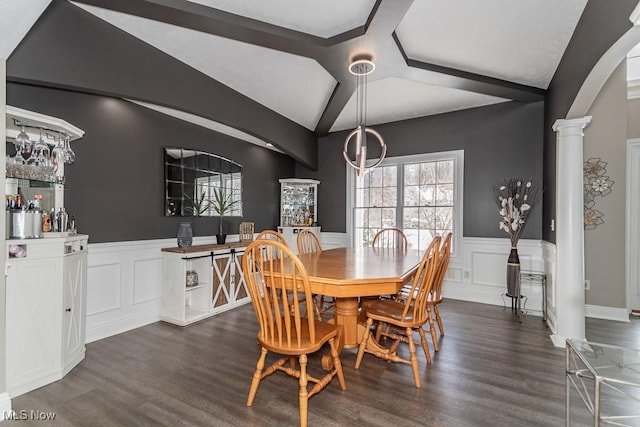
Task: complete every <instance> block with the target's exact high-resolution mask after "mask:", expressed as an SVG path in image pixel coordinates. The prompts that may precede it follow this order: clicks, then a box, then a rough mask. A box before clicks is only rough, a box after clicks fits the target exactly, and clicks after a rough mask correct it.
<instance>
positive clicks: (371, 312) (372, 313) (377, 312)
mask: <svg viewBox="0 0 640 427" xmlns="http://www.w3.org/2000/svg"><path fill="white" fill-rule="evenodd" d="M404 311H405V305H404V304H402V303H399V302H396V301H391V300H379V301H377V302H376V303H375V304H372V305H371V306H369V307H368V308H367V316H368V317H371V318H372V319H374V320H378V321H382V322H386V323H389V322H391V323H393V324H395V325H397V326H401V327H404V328H411V327H414V326H416V325H420V324H422V323H424V318H423V319H418V320H416V319H414V318H413V310H409V312H408V313H406V314H405V315H404V318H403V313H404Z"/></svg>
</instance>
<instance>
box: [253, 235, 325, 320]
mask: <svg viewBox="0 0 640 427" xmlns="http://www.w3.org/2000/svg"><path fill="white" fill-rule="evenodd" d="M256 240H271V241H275V242H279V243H282V244H283V245H285V246H286V247H287V248H288V247H289V246H288V245H287V240H286V239H285V238H284V236H283V235H282V234H280V233H278V232H277V231H274V230H262V231H261V232H260V233H258V236H257V237H256ZM271 255H275V256H278V257H279V256H280V255H279V254H278V253H277V252H274V253H272V254H271ZM289 294H290V295H293V291H291V292H289ZM301 298H302V299H304V296H301V295H300V294H298V299H299V300H300V299H301ZM313 302H314V303H313V305H312V306H311V307H313V310H315V311H316V314H317V315H318V317H321V316H322V310H321V307H322V306H321V305H320V303H319V302H318V299H317V298H314V299H313Z"/></svg>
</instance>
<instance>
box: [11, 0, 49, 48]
mask: <svg viewBox="0 0 640 427" xmlns="http://www.w3.org/2000/svg"><path fill="white" fill-rule="evenodd" d="M50 2H51V0H22V1H16V0H0V11H1V12H2V13H0V58H4V59H7V58H8V57H9V55H11V52H13V50H14V49H15V48H16V47H17V46H18V43H20V40H22V38H23V37H24V36H25V35H26V34H27V33H28V32H29V30H30V29H31V26H32V25H33V24H34V22H35V21H36V20H37V19H38V18H39V17H40V15H41V14H42V12H44V10H45V9H46V8H47V6H48V5H49V3H50Z"/></svg>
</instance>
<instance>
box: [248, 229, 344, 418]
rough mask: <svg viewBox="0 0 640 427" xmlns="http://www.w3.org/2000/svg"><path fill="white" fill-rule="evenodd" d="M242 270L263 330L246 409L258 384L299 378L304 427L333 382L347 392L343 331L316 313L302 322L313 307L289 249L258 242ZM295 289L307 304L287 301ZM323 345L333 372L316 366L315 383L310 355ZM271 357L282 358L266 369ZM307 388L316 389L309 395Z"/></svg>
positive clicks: (303, 271) (304, 276) (305, 280)
mask: <svg viewBox="0 0 640 427" xmlns="http://www.w3.org/2000/svg"><path fill="white" fill-rule="evenodd" d="M265 254H266V256H265ZM242 266H243V274H244V276H245V281H246V283H247V286H248V288H249V294H250V296H251V302H252V304H253V308H254V310H255V312H256V317H257V319H258V325H259V327H260V329H259V331H258V343H259V344H260V347H261V352H260V357H259V358H258V363H257V364H256V369H255V372H254V374H253V380H252V381H251V388H250V390H249V396H248V398H247V406H251V405H252V404H253V400H254V398H255V396H256V393H257V391H258V386H259V385H260V381H262V380H263V379H264V378H266V377H268V376H269V375H271V374H273V373H275V372H276V371H282V372H284V373H286V374H288V375H290V376H292V377H295V378H298V385H299V392H298V400H299V406H300V425H301V426H306V425H307V412H308V399H309V398H310V397H311V396H313V395H315V394H316V393H318V392H319V391H320V390H322V389H323V388H324V387H325V386H326V385H327V384H329V383H330V382H331V380H332V379H333V377H334V376H337V377H338V382H339V384H340V388H341V389H342V390H346V388H347V387H346V383H345V380H344V374H343V372H342V364H341V363H340V357H339V354H338V350H337V343H336V336H337V334H338V328H339V327H340V326H337V325H335V324H330V323H327V322H323V321H322V320H320V319H316V318H314V317H313V312H311V317H305V316H304V314H305V313H306V312H307V311H306V310H305V307H308V306H309V304H312V303H313V302H312V298H313V296H312V294H311V288H310V285H309V278H308V276H307V271H306V269H305V268H304V265H302V263H301V262H300V260H299V259H298V257H297V256H296V255H295V254H294V253H293V252H292V251H291V249H289V248H288V247H287V246H285V245H283V244H282V243H279V242H275V241H271V240H256V241H255V242H253V243H251V244H250V245H249V246H248V247H247V249H246V250H245V254H244V257H243V258H242ZM294 289H295V290H297V291H298V292H299V293H300V294H303V295H304V302H303V301H300V299H293V300H292V299H289V298H286V297H283V296H284V295H287V294H288V291H291V290H294ZM325 343H329V349H330V354H331V358H332V360H333V368H332V369H331V370H330V371H329V372H328V373H325V372H324V371H323V370H322V369H321V367H320V366H318V368H319V371H318V372H320V373H321V374H322V376H319V377H316V376H314V375H312V374H311V373H310V372H308V370H307V355H310V354H312V353H315V352H317V351H318V350H320V348H321V347H322V346H323V345H324V344H325ZM269 352H273V353H277V354H281V355H283V356H284V357H282V358H280V359H279V360H278V361H276V362H275V363H273V364H272V365H271V366H270V367H268V368H267V369H265V360H266V357H267V354H268V353H269ZM309 382H310V383H312V384H313V386H312V387H311V389H310V390H309V389H308V383H309Z"/></svg>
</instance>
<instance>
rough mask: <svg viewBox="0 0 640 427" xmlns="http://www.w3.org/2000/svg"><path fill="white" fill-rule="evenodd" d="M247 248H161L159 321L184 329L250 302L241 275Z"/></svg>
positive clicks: (238, 246) (231, 244)
mask: <svg viewBox="0 0 640 427" xmlns="http://www.w3.org/2000/svg"><path fill="white" fill-rule="evenodd" d="M246 245H247V243H229V244H225V245H198V246H192V247H190V248H164V249H162V302H161V306H160V319H161V320H163V321H165V322H169V323H173V324H175V325H180V326H185V325H188V324H190V323H193V322H197V321H198V320H202V319H204V318H207V317H209V316H212V315H214V314H216V313H219V312H222V311H226V310H229V309H231V308H234V307H237V306H239V305H241V304H246V303H248V302H250V298H249V292H248V290H247V287H246V285H245V282H244V276H243V275H242V254H243V253H244V249H245V247H246ZM195 277H197V282H195V279H194V278H195ZM188 285H189V286H188Z"/></svg>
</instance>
